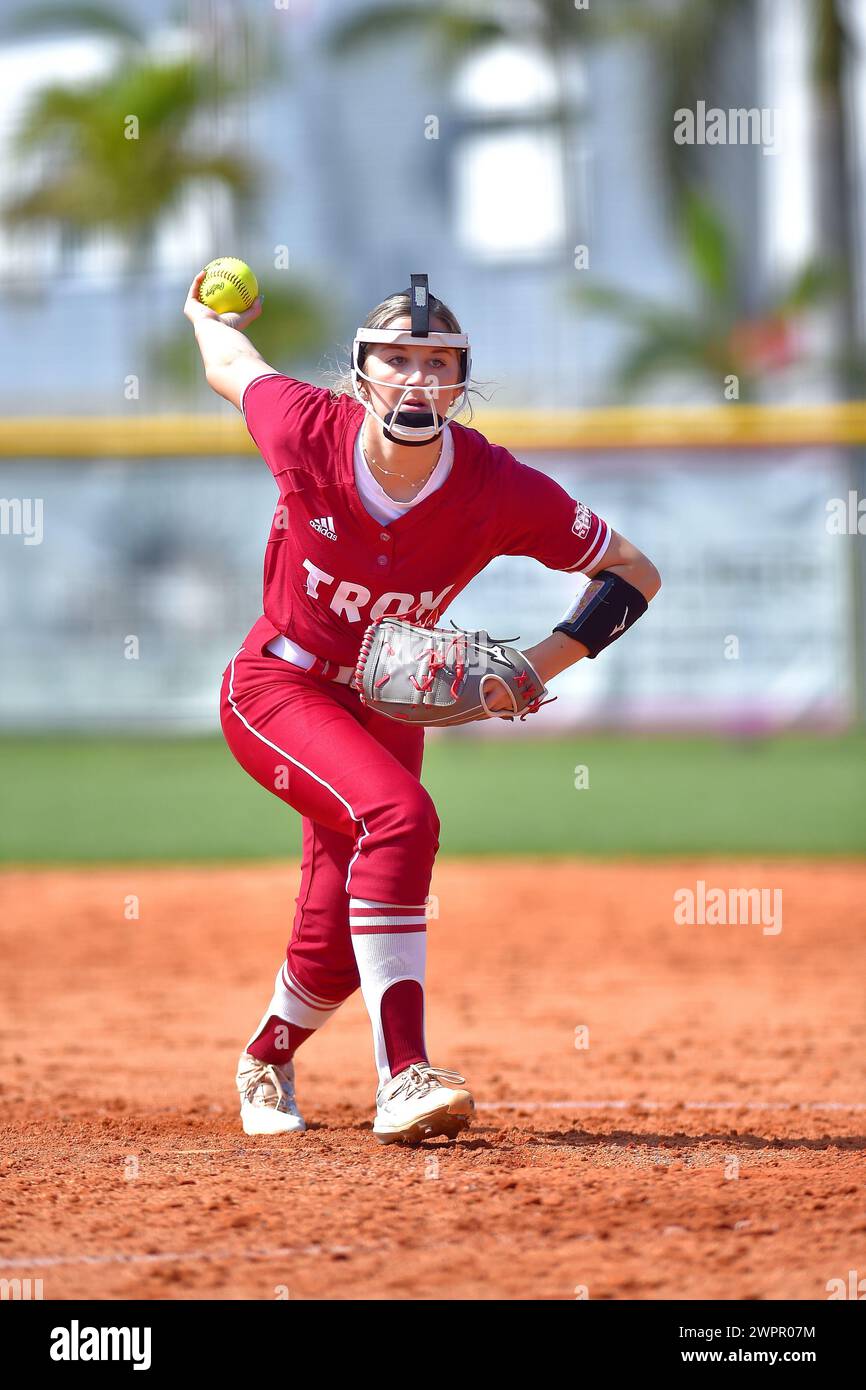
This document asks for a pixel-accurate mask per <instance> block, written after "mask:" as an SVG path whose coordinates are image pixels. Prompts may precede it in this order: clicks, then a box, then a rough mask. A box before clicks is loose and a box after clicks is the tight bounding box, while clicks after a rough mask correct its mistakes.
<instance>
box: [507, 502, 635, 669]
mask: <svg viewBox="0 0 866 1390" xmlns="http://www.w3.org/2000/svg"><path fill="white" fill-rule="evenodd" d="M584 573H585V574H586V575H587V577H588V578H589V579H592V578H593V577H594V576H597V575H604V576H607V575H617V576H619V578H620V579H621V580H623V581H624V583H626V584H628V585H630V586H631V587H632V588H633V589H635V590H636V591H637V593H638V594H639V595H640V596H641V598H643V599H644V600H645V602H646V603H650V602H651V600H652V599H654V598H655V596H656V594H657V593H658V591H659V589H660V588H661V584H662V581H661V575H660V574H659V572H658V570H657V569H656V567H655V565H654V564H653V563H652V561H651V560H650V559H649V558H648V557H647V556H646V555H644V553H643V551H641V550H638V548H637V546H636V545H633V544H632V542H631V541H629V540H626V538H625V536H621V535H620V534H619V532H617V531H614V530H613V529H612V528H611V533H610V540H609V542H608V544H607V547H606V549H605V552H604V554H603V556H602V557H601V559H600V560H599V561H598V562H597V563H596V564H594V565H590V567H589V568H588V569H586V570H584ZM621 595H624V599H623V600H622V601H623V606H624V609H625V608H627V607H628V603H627V602H626V600H627V599H628V592H627V590H622V591H621ZM641 611H643V607H642V606H641ZM618 615H619V610H617V612H616V613H615V615H614V616H615V617H618ZM626 621H627V619H626ZM614 626H616V623H614ZM588 655H589V648H588V647H586V646H585V645H584V643H583V642H580V641H578V640H577V639H576V638H575V637H570V636H568V634H567V633H564V632H552V633H551V634H550V636H549V637H545V638H544V639H543V640H542V641H541V642H538V643H537V644H536V646H534V647H527V648H526V656H527V657H528V658H529V660H530V661H531V662H532V665H533V666H534V667H535V669H536V671H537V672H538V674H539V676H540V677H541V679H542V680H543V681H544V682H545V684H547V682H548V681H549V680H551V679H552V677H553V676H558V675H559V674H560V672H561V671H565V670H567V669H568V667H569V666H573V665H574V664H575V662H577V661H581V660H582V659H583V657H585V656H588Z"/></svg>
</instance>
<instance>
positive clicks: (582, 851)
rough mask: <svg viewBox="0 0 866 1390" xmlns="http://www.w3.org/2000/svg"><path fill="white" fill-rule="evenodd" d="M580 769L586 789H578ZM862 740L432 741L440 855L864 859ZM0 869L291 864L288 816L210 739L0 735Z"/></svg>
mask: <svg viewBox="0 0 866 1390" xmlns="http://www.w3.org/2000/svg"><path fill="white" fill-rule="evenodd" d="M578 764H585V765H586V766H587V768H588V771H589V788H588V789H587V790H581V791H578V790H576V789H575V786H574V769H575V767H576V766H577V765H578ZM864 765H866V735H864V734H863V733H852V734H846V735H844V736H841V737H819V736H805V735H803V736H794V735H792V736H786V737H781V738H776V739H768V740H751V741H737V740H724V739H715V738H682V739H679V738H653V739H649V738H630V737H625V736H612V735H605V736H586V737H584V736H582V735H580V734H575V735H573V736H570V737H568V738H562V739H554V740H539V739H529V738H527V739H522V740H521V739H517V738H515V739H509V740H507V741H506V742H488V741H484V742H476V741H470V740H467V739H464V738H460V737H450V738H449V737H445V738H438V739H435V740H434V739H431V740H429V741H428V747H427V753H426V757H425V769H424V782H425V784H426V786H427V787H428V789H429V790H430V792H431V794H432V795H433V798H434V800H435V802H436V805H437V807H438V809H439V813H440V817H441V820H442V847H441V851H440V853H441V854H442V855H498V854H504V855H511V854H529V855H562V854H566V855H591V856H617V855H685V854H712V853H718V854H730V855H733V854H743V855H746V854H748V855H758V854H785V855H797V854H808V855H859V854H862V853H863V852H864V850H866V779H864V777H863V768H864ZM0 766H2V780H0V786H2V805H0V860H2V861H4V862H6V863H34V864H38V863H63V864H70V863H99V862H106V863H107V862H111V861H115V862H116V861H131V860H139V861H140V860H151V861H161V862H170V861H178V862H183V861H186V862H188V861H192V860H243V859H255V858H263V859H265V858H274V857H280V856H285V855H292V856H296V855H298V854H299V853H300V844H301V837H300V828H301V822H300V817H299V816H298V815H297V814H296V813H295V812H294V811H291V810H290V809H288V808H286V807H285V806H283V805H282V804H281V803H280V802H279V801H278V800H277V799H276V798H275V797H273V796H270V795H269V794H268V793H267V792H265V791H263V790H262V789H261V788H260V787H258V786H257V785H256V784H255V783H254V782H253V781H252V779H251V778H250V777H248V776H247V775H246V774H245V773H244V772H243V771H242V769H241V768H240V767H238V765H237V764H236V763H235V762H234V760H233V758H232V757H231V755H230V754H229V752H228V750H227V749H226V747H225V745H224V744H223V743H222V740H221V739H219V738H201V739H199V738H197V739H188V738H181V739H165V738H159V739H146V738H139V739H135V738H105V739H88V738H82V737H78V736H69V737H65V736H51V737H21V738H12V737H4V738H2V739H0Z"/></svg>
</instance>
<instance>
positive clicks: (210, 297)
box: [198, 256, 259, 314]
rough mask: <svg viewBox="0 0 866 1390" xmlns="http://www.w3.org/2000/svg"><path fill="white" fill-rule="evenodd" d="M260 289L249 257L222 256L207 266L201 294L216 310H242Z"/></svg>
mask: <svg viewBox="0 0 866 1390" xmlns="http://www.w3.org/2000/svg"><path fill="white" fill-rule="evenodd" d="M258 292H259V285H258V281H257V280H256V277H255V275H254V274H253V272H252V271H251V269H250V267H249V266H248V265H247V263H246V261H239V260H238V259H237V257H236V256H220V257H219V258H218V259H217V260H215V261H211V262H210V264H209V265H206V266H205V277H204V279H203V280H202V282H201V285H200V286H199V291H198V297H199V299H200V300H201V302H202V304H206V305H207V307H208V308H209V309H213V311H214V313H216V314H242V313H243V312H244V310H245V309H249V307H250V305H251V304H252V303H253V301H254V299H255V298H256V296H257V294H258Z"/></svg>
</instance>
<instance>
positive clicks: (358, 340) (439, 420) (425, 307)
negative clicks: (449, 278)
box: [352, 275, 472, 447]
mask: <svg viewBox="0 0 866 1390" xmlns="http://www.w3.org/2000/svg"><path fill="white" fill-rule="evenodd" d="M409 306H410V309H411V314H412V327H411V329H405V328H359V329H358V332H357V333H356V334H355V341H354V344H353V345H352V386H353V388H354V391H355V395H356V396H357V398H358V400H359V401H360V402H361V404H362V405H363V407H364V409H365V410H366V411H367V412H368V413H369V414H370V415H372V416H373V418H374V420H380V421H382V423H383V426H384V432H385V438H386V439H390V440H392V441H393V443H395V444H408V445H409V446H410V447H411V446H412V445H414V444H428V443H429V442H430V440H431V439H436V437H437V436H438V435H440V434H441V433H442V431H443V429H444V428H445V425H446V424H447V422H448V421H449V420H450V419H451V418H452V417H453V416H454V415H456V414H457V413H458V412H459V411H460V410H462V409H463V406H464V405H465V404H466V401H467V400H468V395H469V378H470V376H471V374H472V350H471V348H470V346H469V338H468V337H467V335H466V334H465V333H437V332H435V331H433V332H431V331H430V293H429V289H428V285H427V276H426V275H413V276H412V287H411V289H410V290H409ZM382 343H398V344H400V343H402V344H404V345H409V346H414V347H420V346H423V345H429V346H430V347H440V348H459V350H460V374H461V377H462V380H461V381H457V382H454V383H453V384H452V385H451V386H429V385H423V386H405V387H404V388H403V390H402V392H401V395H400V399H399V400H398V401H397V404H396V406H395V408H394V409H393V410H389V411H388V413H387V415H385V417H384V419H383V417H382V416H380V415H377V414H376V412H375V410H374V409H373V406H372V405H371V403H370V402H369V401H368V400H365V399H364V397H363V395H362V394H361V382H362V381H367V382H369V383H370V384H371V385H372V386H378V387H379V388H380V389H381V388H382V387H383V386H387V385H388V383H387V382H383V381H377V380H376V379H375V378H374V377H370V376H367V374H366V372H364V371H363V364H364V359H365V358H366V355H367V348H368V347H369V346H372V345H374V344H375V345H376V346H377V347H378V346H379V345H381V344H382ZM458 387H462V388H463V389H462V392H461V394H460V395H459V396H458V397H457V399H456V400H455V401H454V402H453V404H452V405H450V406H449V407H448V408H447V409H446V410H445V411H441V410H440V409H439V402H438V397H439V392H440V391H454V390H456V389H457V388H458ZM391 389H392V390H393V389H395V388H393V387H392V388H391ZM419 392H420V394H421V395H423V396H424V398H425V400H426V401H427V403H428V405H429V406H430V409H429V410H404V409H403V405H404V403H405V401H406V398H407V397H408V396H417V395H418V394H419Z"/></svg>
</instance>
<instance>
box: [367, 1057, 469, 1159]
mask: <svg viewBox="0 0 866 1390" xmlns="http://www.w3.org/2000/svg"><path fill="white" fill-rule="evenodd" d="M463 1079H464V1078H463V1077H462V1076H460V1075H458V1073H457V1072H456V1071H447V1070H445V1068H443V1067H433V1066H431V1065H430V1063H429V1062H413V1063H412V1065H411V1066H408V1067H407V1068H406V1069H405V1071H401V1072H399V1073H398V1075H397V1076H395V1077H393V1078H392V1080H391V1081H386V1082H385V1084H384V1085H383V1086H380V1087H379V1090H378V1091H377V1093H376V1118H375V1120H374V1121H373V1133H374V1134H375V1136H376V1138H377V1139H378V1140H379V1143H380V1144H397V1143H404V1144H420V1143H421V1141H422V1139H432V1138H433V1136H434V1135H437V1134H446V1135H447V1136H448V1138H449V1139H454V1138H456V1136H457V1135H458V1134H459V1133H460V1131H461V1130H462V1129H465V1128H466V1126H467V1125H468V1124H469V1122H470V1120H471V1119H472V1116H473V1114H474V1113H475V1101H474V1100H473V1099H472V1096H471V1095H470V1094H469V1092H468V1091H462V1090H456V1089H453V1088H452V1087H450V1086H443V1085H442V1082H443V1081H456V1082H462V1081H463Z"/></svg>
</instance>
